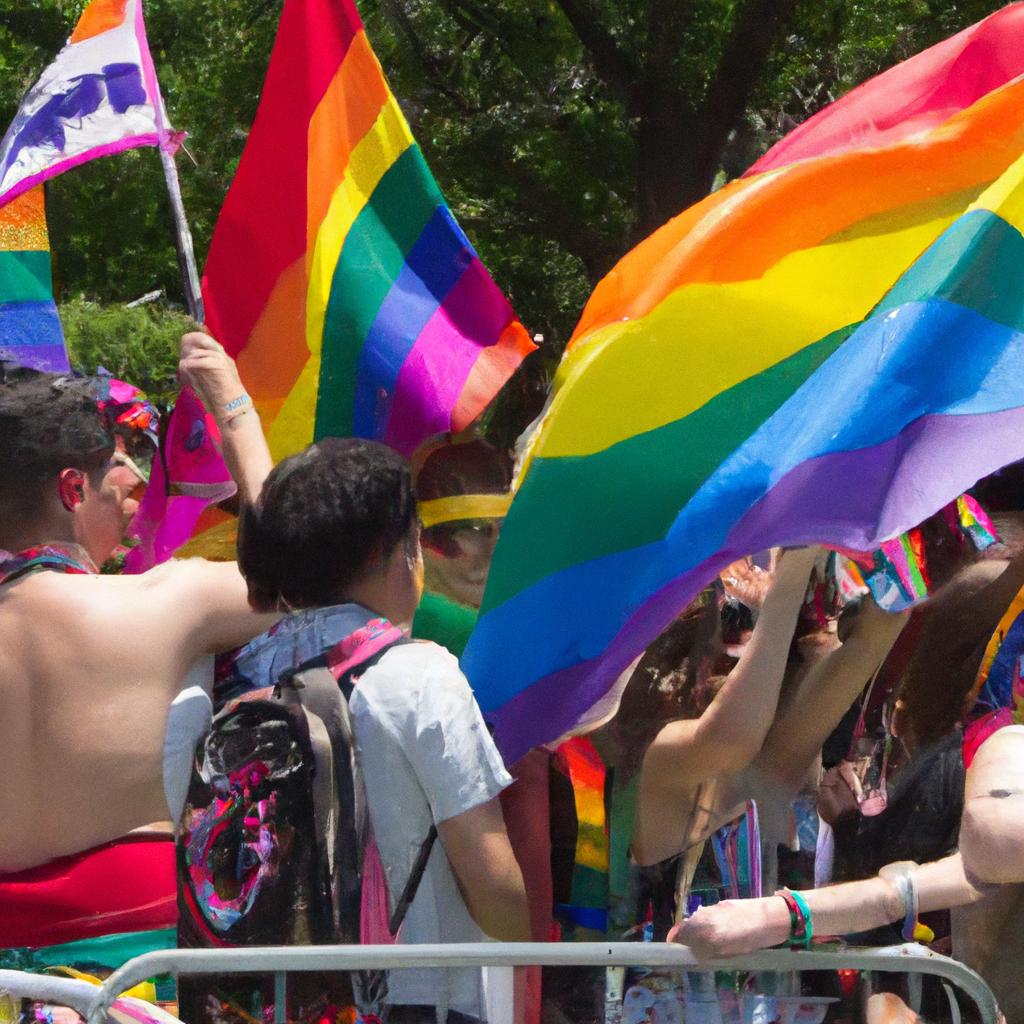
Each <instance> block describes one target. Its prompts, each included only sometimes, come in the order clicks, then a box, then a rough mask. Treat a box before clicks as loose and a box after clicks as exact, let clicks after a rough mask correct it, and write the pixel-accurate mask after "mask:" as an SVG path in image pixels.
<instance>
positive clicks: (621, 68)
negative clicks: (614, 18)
mask: <svg viewBox="0 0 1024 1024" xmlns="http://www.w3.org/2000/svg"><path fill="white" fill-rule="evenodd" d="M556 3H557V4H558V6H559V7H560V8H561V9H562V13H563V14H564V15H565V16H566V18H567V19H568V21H569V24H570V25H572V28H573V31H574V32H575V33H576V35H577V36H578V37H579V40H580V42H581V43H582V44H583V46H584V48H585V49H586V50H587V52H588V53H589V54H590V56H591V59H592V60H593V62H594V70H595V71H596V72H597V73H598V75H599V76H600V77H601V78H602V79H604V81H605V82H606V83H607V84H608V85H609V86H611V87H612V88H613V89H615V91H616V92H618V93H619V95H620V96H622V97H623V98H625V99H626V100H627V102H630V103H631V102H632V101H633V100H634V99H635V92H636V85H637V82H638V79H639V77H640V76H639V73H638V69H637V67H636V65H635V64H634V63H633V61H632V60H631V59H630V57H629V55H628V54H626V53H625V51H623V50H622V48H621V47H620V46H619V44H618V43H616V41H615V38H614V37H613V36H612V34H611V33H610V32H609V31H608V30H607V29H606V28H605V27H604V26H603V25H602V24H601V22H600V19H599V18H598V16H597V12H596V11H595V10H594V9H593V7H591V5H590V3H589V2H588V0H556Z"/></svg>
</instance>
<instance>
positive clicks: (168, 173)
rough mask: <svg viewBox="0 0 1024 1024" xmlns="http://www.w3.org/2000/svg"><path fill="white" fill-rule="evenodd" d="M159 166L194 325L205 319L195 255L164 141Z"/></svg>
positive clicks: (175, 169)
mask: <svg viewBox="0 0 1024 1024" xmlns="http://www.w3.org/2000/svg"><path fill="white" fill-rule="evenodd" d="M159 149H160V163H161V164H162V165H163V168H164V180H165V181H166V182H167V194H168V196H169V197H170V200H171V213H172V214H173V216H174V242H175V246H176V248H177V250H178V267H179V268H180V269H181V280H182V284H183V285H184V288H185V305H186V306H187V307H188V315H189V316H190V317H192V319H193V320H195V322H196V323H197V324H201V323H202V322H203V320H204V319H205V310H204V309H203V292H202V288H201V286H200V284H199V271H198V269H197V268H196V254H195V249H194V247H193V245H192V232H191V230H190V229H189V226H188V220H187V218H186V217H185V204H184V203H183V202H182V200H181V184H180V183H179V181H178V164H177V161H176V160H175V159H174V151H173V149H172V148H171V146H170V145H168V142H167V140H164V141H162V142H161V143H160V146H159Z"/></svg>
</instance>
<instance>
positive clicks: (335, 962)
mask: <svg viewBox="0 0 1024 1024" xmlns="http://www.w3.org/2000/svg"><path fill="white" fill-rule="evenodd" d="M528 966H542V967H586V966H597V967H639V966H646V967H675V968H687V967H688V968H697V967H699V968H701V969H711V970H732V971H779V972H790V971H823V970H837V969H841V968H850V969H853V970H866V971H881V972H894V973H903V974H909V975H912V976H913V975H918V976H920V975H926V974H930V975H932V976H934V977H937V978H941V979H943V980H945V981H947V982H950V983H951V984H953V985H955V986H956V987H958V988H960V989H961V990H962V991H963V992H965V993H966V994H967V995H968V996H969V997H970V998H971V999H972V1000H973V1001H974V1003H975V1004H976V1005H977V1007H978V1012H979V1015H980V1020H981V1024H998V1020H999V1010H998V1007H997V1006H996V1000H995V997H994V996H993V994H992V991H991V989H990V988H989V987H988V985H986V984H985V982H984V981H983V980H982V979H981V978H980V977H979V976H978V975H977V974H976V973H975V972H974V971H972V970H971V969H970V968H968V967H966V966H964V965H963V964H962V963H960V962H959V961H956V960H951V959H949V958H948V957H944V956H940V955H939V954H937V953H933V952H931V951H930V950H927V949H925V948H924V947H923V946H918V945H913V944H912V945H906V946H887V947H884V948H860V947H852V946H851V947H840V948H831V949H822V950H817V949H815V950H806V951H805V950H800V951H796V950H787V949H769V950H763V951H761V952H758V953H750V954H747V955H746V956H740V957H730V958H728V959H724V960H716V961H713V962H707V963H698V962H697V961H696V960H695V959H694V957H693V955H692V954H691V953H690V951H689V949H687V948H686V947H685V946H677V945H670V944H668V943H660V942H650V943H636V942H607V943H605V942H577V943H535V942H526V943H478V944H452V945H420V946H292V947H283V946H273V947H253V948H247V949H171V950H162V951H159V952H154V953H146V954H144V955H142V956H138V957H135V958H134V959H132V960H129V961H128V962H127V963H126V964H125V965H124V966H123V967H121V968H119V969H118V970H116V971H115V972H114V973H113V974H111V975H110V976H109V977H108V978H107V979H106V980H105V981H104V982H103V984H102V985H101V986H100V987H99V988H97V987H96V986H94V985H91V984H89V983H87V982H81V981H73V980H70V979H66V978H54V977H48V976H45V975H33V974H26V973H23V972H20V971H0V991H6V992H9V993H10V994H11V995H13V996H15V997H20V998H28V999H40V1000H45V1001H47V1002H52V1003H59V1004H61V1005H65V1006H70V1007H72V1008H73V1009H75V1010H77V1011H78V1012H79V1013H80V1014H82V1016H83V1017H86V1018H87V1020H88V1024H107V1020H108V1018H107V1011H108V1009H109V1008H110V1005H111V1004H112V1003H113V1002H114V1000H115V999H116V998H117V996H118V995H119V994H120V993H121V992H124V991H125V990H127V989H129V988H132V987H134V986H135V985H137V984H139V983H140V982H142V981H145V980H146V979H147V978H152V977H154V976H156V975H160V974H173V975H175V976H180V975H188V974H239V973H247V974H252V973H261V974H272V975H273V976H274V982H275V985H274V988H275V1014H276V1019H283V1016H282V1015H283V1011H284V1006H285V993H286V991H287V975H288V974H289V973H291V972H303V971H356V970H374V969H383V968H402V967H507V968H511V967H528Z"/></svg>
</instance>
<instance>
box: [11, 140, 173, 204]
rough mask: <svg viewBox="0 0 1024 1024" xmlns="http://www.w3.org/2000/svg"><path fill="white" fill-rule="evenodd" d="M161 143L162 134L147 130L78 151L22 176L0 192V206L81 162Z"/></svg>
mask: <svg viewBox="0 0 1024 1024" xmlns="http://www.w3.org/2000/svg"><path fill="white" fill-rule="evenodd" d="M159 143H160V136H159V135H158V134H157V133H156V132H147V133H145V134H144V135H131V136H129V137H128V138H126V139H118V140H117V141H116V142H105V143H104V144H103V145H102V146H94V147H93V148H92V149H87V150H86V151H85V152H84V153H76V154H75V155H74V156H69V157H68V158H67V159H65V160H59V161H58V162H57V163H55V164H51V165H50V166H49V167H44V168H43V170H41V171H36V173H35V174H31V175H29V177H27V178H22V179H21V181H17V182H15V183H14V184H13V185H12V186H11V187H10V188H9V189H8V190H7V191H6V192H4V193H3V194H0V206H3V205H5V204H7V203H9V202H10V201H11V200H12V199H17V198H18V196H20V195H21V194H22V193H23V192H27V191H28V190H29V189H31V188H35V187H36V185H38V184H39V183H40V182H43V181H48V180H49V179H50V178H54V177H56V176H57V175H58V174H63V173H64V172H65V171H69V170H71V168H72V167H77V166H78V165H79V164H84V163H88V162H89V161H90V160H95V159H97V158H98V157H101V156H113V155H114V154H115V153H123V152H124V151H125V150H126V149H138V148H139V147H140V146H156V145H159Z"/></svg>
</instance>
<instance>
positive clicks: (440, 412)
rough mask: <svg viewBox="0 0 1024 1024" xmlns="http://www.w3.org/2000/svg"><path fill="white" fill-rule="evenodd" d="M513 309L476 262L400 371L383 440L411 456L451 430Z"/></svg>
mask: <svg viewBox="0 0 1024 1024" xmlns="http://www.w3.org/2000/svg"><path fill="white" fill-rule="evenodd" d="M512 316H513V313H512V307H511V306H510V305H509V303H508V300H507V299H506V298H505V296H504V295H503V294H502V293H501V289H500V288H498V286H497V285H496V284H495V283H494V280H493V279H492V278H491V275H490V274H488V273H487V270H486V269H485V268H484V265H483V264H482V263H481V262H480V260H479V259H478V258H477V257H475V256H474V257H473V261H472V263H470V265H469V266H468V267H467V268H466V271H465V273H463V275H462V277H461V278H459V282H458V284H456V285H455V287H454V288H453V289H452V290H451V292H449V293H448V297H447V298H446V299H445V300H444V302H443V303H442V305H441V306H440V308H439V309H438V310H437V312H436V313H435V314H434V315H433V316H432V317H431V318H430V320H429V322H428V323H427V325H426V327H424V328H423V330H422V331H421V332H420V335H419V337H418V338H417V339H416V342H415V343H414V344H413V347H412V349H411V350H410V352H409V355H408V356H407V357H406V359H405V362H404V363H403V364H402V368H401V369H400V370H399V371H398V378H397V380H396V382H395V393H394V397H393V398H392V400H391V408H390V411H389V414H388V422H387V429H386V431H385V435H384V440H385V442H386V443H387V444H389V445H391V446H392V447H393V448H396V449H397V450H398V451H400V452H406V453H409V452H411V451H413V449H415V448H416V447H417V446H418V445H419V444H421V443H422V441H423V439H424V437H427V436H429V435H430V434H440V433H444V432H445V431H447V430H449V429H450V428H451V416H452V411H453V410H454V409H455V406H456V405H457V404H458V401H459V396H460V395H461V394H462V389H463V388H464V387H465V384H466V380H467V379H468V378H469V374H470V372H471V371H472V369H473V367H474V365H476V361H477V359H479V358H480V353H481V351H483V349H485V348H490V347H491V346H492V345H494V344H495V343H496V342H497V341H498V339H499V338H500V337H501V332H502V331H503V330H504V329H505V327H506V326H507V325H508V323H509V321H510V320H511V319H512Z"/></svg>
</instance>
